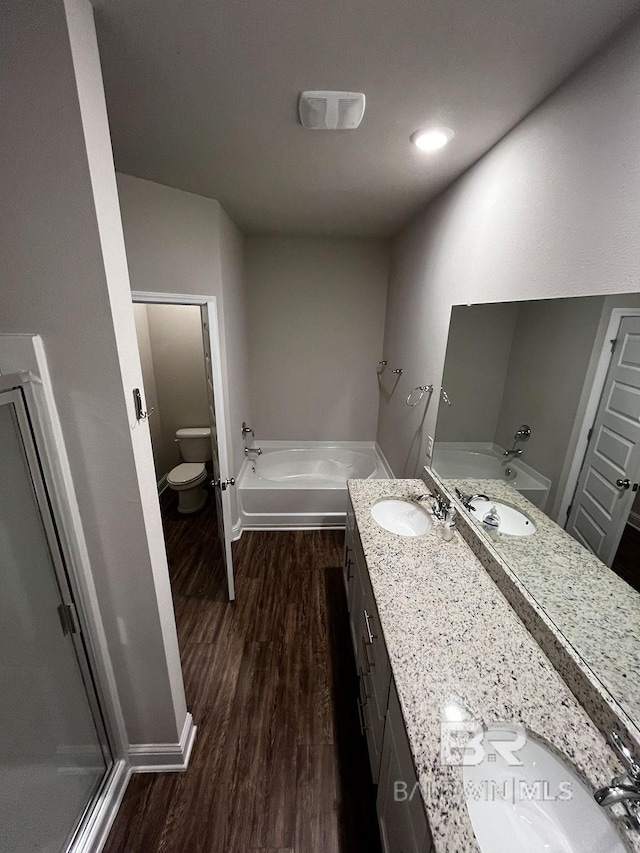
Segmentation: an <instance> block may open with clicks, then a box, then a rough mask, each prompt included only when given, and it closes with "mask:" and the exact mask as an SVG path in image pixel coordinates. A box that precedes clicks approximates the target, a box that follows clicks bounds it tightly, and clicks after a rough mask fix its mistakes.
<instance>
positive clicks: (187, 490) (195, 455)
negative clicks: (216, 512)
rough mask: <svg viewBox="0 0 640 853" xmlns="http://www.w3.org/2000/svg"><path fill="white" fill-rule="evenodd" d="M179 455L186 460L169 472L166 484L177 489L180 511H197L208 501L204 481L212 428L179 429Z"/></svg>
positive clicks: (209, 457) (177, 438)
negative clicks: (203, 485) (203, 486)
mask: <svg viewBox="0 0 640 853" xmlns="http://www.w3.org/2000/svg"><path fill="white" fill-rule="evenodd" d="M176 441H177V442H178V446H179V447H180V455H181V456H182V458H183V459H184V462H181V463H180V465H176V467H175V468H172V469H171V471H169V474H168V476H167V484H168V486H169V487H170V488H171V489H173V490H174V491H176V492H178V512H181V513H183V514H185V515H188V514H189V513H192V512H198V510H200V509H202V507H203V506H204V505H205V503H206V502H207V493H206V492H205V490H204V489H203V488H202V484H203V483H204V482H205V481H206V479H207V476H208V474H207V468H206V465H205V464H204V463H205V462H208V461H209V459H211V428H210V427H187V428H186V429H179V430H177V432H176Z"/></svg>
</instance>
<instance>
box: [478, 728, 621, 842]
mask: <svg viewBox="0 0 640 853" xmlns="http://www.w3.org/2000/svg"><path fill="white" fill-rule="evenodd" d="M510 744H514V745H517V746H519V748H518V749H517V750H514V751H513V752H511V753H509V750H507V751H506V752H505V750H504V746H509V745H510ZM481 747H482V749H481V750H478V751H477V752H476V753H475V756H474V758H477V762H476V763H473V764H471V765H469V766H464V767H463V768H462V777H463V780H464V788H465V797H466V802H467V808H468V810H469V816H470V818H471V824H472V826H473V830H474V832H475V835H476V839H477V841H478V845H479V847H480V850H481V851H482V853H513V851H514V850H517V851H519V853H551V851H553V853H605V851H606V853H624V851H625V849H626V848H625V847H624V846H623V844H622V841H621V840H620V836H619V835H618V833H617V832H616V830H615V828H614V826H613V824H612V823H611V821H610V820H609V818H608V817H607V815H606V812H605V811H604V809H603V808H602V807H601V806H599V805H598V804H597V803H596V801H595V800H594V798H593V794H592V792H591V791H590V790H589V789H588V788H587V787H586V785H584V783H583V782H582V781H581V780H580V779H579V778H578V776H577V775H576V774H575V773H574V771H573V770H572V769H571V768H570V767H569V765H568V764H565V762H564V761H562V760H561V759H560V758H558V757H557V756H556V755H555V754H554V753H553V752H552V751H551V750H550V749H549V748H548V747H547V746H546V745H545V744H544V743H542V741H539V740H537V739H536V738H534V737H532V736H531V735H530V734H528V733H526V732H525V731H524V729H519V728H518V729H513V728H511V727H510V725H509V724H504V725H503V724H497V725H494V726H491V727H488V728H487V730H486V731H485V732H484V734H483V736H482V741H481ZM472 760H473V759H472ZM466 761H469V759H466ZM514 761H518V762H519V764H515V763H514Z"/></svg>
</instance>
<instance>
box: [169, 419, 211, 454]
mask: <svg viewBox="0 0 640 853" xmlns="http://www.w3.org/2000/svg"><path fill="white" fill-rule="evenodd" d="M176 441H177V442H178V445H179V447H180V455H181V456H182V458H183V459H184V461H185V462H207V461H208V460H209V459H211V427H187V428H185V429H179V430H177V432H176Z"/></svg>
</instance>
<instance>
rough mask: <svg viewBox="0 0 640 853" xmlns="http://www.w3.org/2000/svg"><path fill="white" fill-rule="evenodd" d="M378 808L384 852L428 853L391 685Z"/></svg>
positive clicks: (421, 809) (427, 837)
mask: <svg viewBox="0 0 640 853" xmlns="http://www.w3.org/2000/svg"><path fill="white" fill-rule="evenodd" d="M377 809H378V823H379V825H380V838H381V841H382V847H383V850H384V853H431V851H432V849H433V848H432V844H431V835H430V833H429V827H428V824H427V818H426V815H425V812H424V805H423V803H422V795H421V794H420V791H419V789H418V780H417V776H416V772H415V768H414V765H413V759H412V757H411V750H410V747H409V741H408V739H407V733H406V731H405V728H404V721H403V719H402V713H401V711H400V704H399V702H398V698H397V695H396V692H395V687H394V686H393V685H392V687H391V693H390V696H389V710H388V713H387V722H386V726H385V732H384V744H383V747H382V760H381V763H380V780H379V784H378V800H377Z"/></svg>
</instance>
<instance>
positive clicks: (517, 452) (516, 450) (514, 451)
mask: <svg viewBox="0 0 640 853" xmlns="http://www.w3.org/2000/svg"><path fill="white" fill-rule="evenodd" d="M523 452H524V451H523V450H522V448H521V447H512V448H511V450H505V452H504V453H503V454H502V455H503V456H504V457H505V460H506V459H513V458H514V457H515V456H522V454H523Z"/></svg>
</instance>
